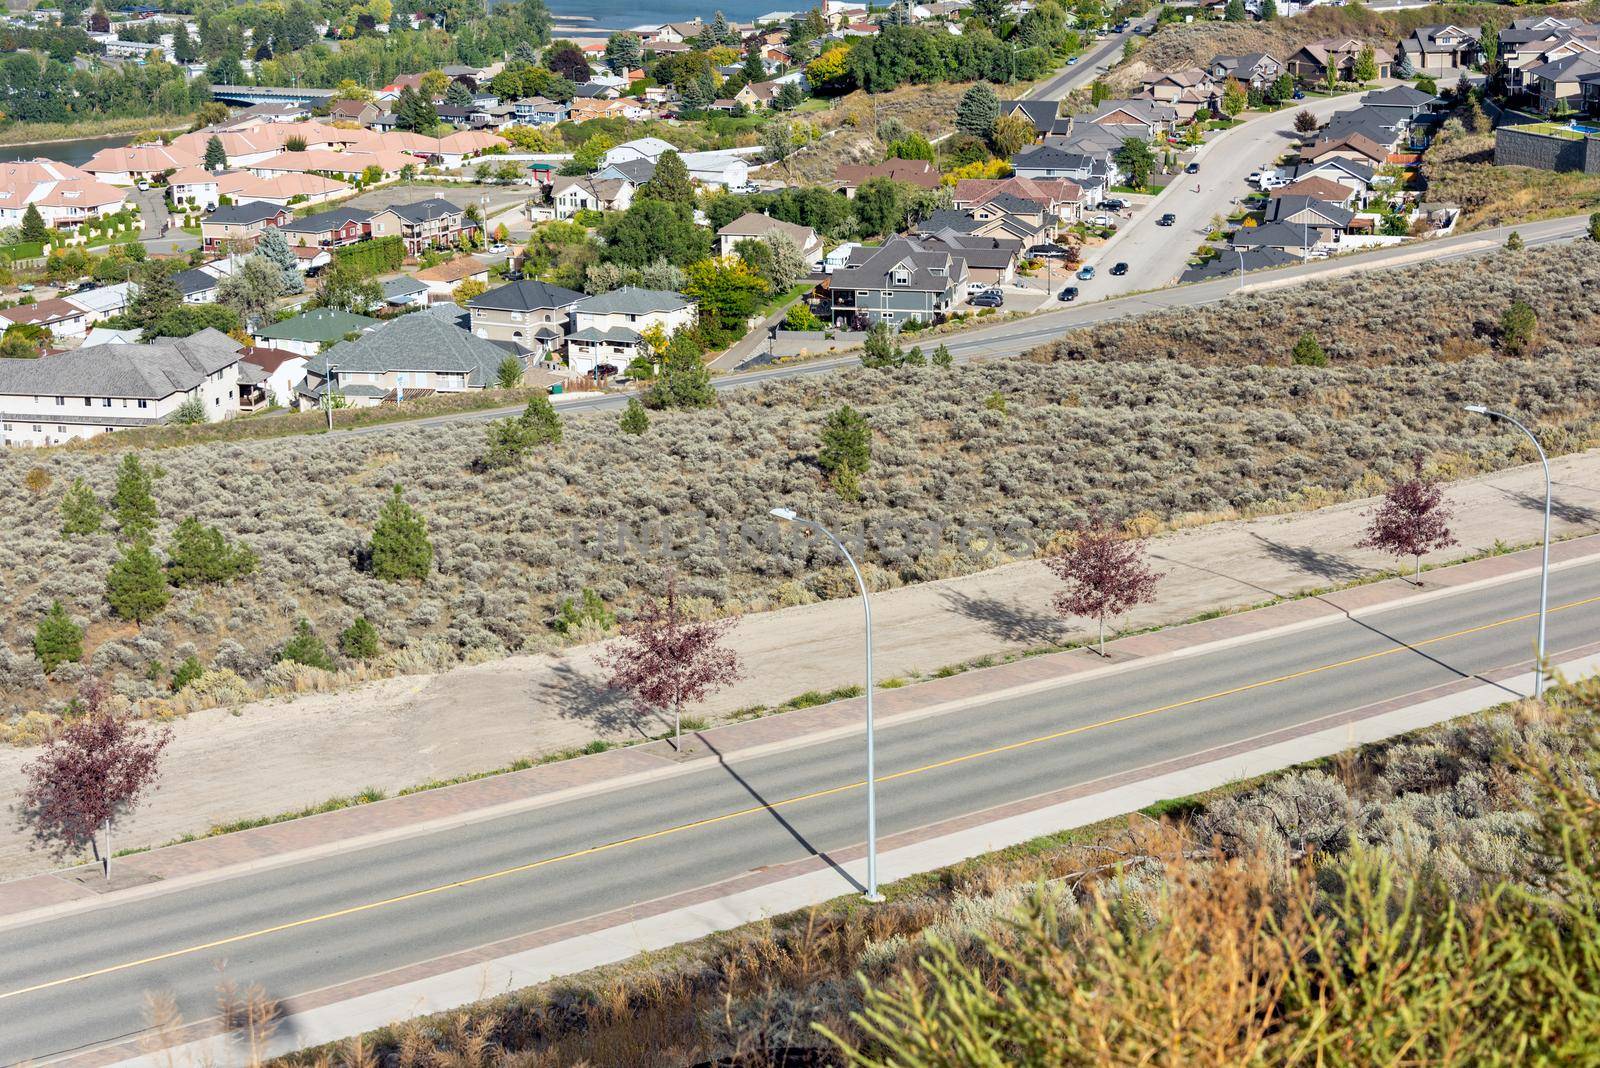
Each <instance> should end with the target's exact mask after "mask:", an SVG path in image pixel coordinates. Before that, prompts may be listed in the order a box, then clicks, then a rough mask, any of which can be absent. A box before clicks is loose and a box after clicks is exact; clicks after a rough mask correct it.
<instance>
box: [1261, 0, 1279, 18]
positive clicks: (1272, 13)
mask: <svg viewBox="0 0 1600 1068" xmlns="http://www.w3.org/2000/svg"><path fill="white" fill-rule="evenodd" d="M1277 18H1278V0H1262V4H1261V21H1262V22H1276V21H1277Z"/></svg>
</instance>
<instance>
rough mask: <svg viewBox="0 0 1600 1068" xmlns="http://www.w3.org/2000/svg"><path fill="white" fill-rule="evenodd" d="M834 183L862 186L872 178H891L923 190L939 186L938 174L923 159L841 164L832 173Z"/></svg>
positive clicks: (931, 165)
mask: <svg viewBox="0 0 1600 1068" xmlns="http://www.w3.org/2000/svg"><path fill="white" fill-rule="evenodd" d="M833 177H834V181H836V182H838V183H840V184H842V185H854V186H859V185H863V184H865V183H866V182H869V181H871V180H872V179H874V178H892V179H893V180H895V181H897V182H908V183H910V184H911V185H917V186H921V187H922V188H924V189H935V188H937V187H938V185H939V172H938V171H937V170H936V169H935V168H934V166H933V164H931V163H929V162H928V161H927V160H925V159H891V160H885V161H884V162H882V163H871V164H864V165H863V164H848V163H847V164H842V165H841V166H840V167H839V168H838V169H837V170H835V171H834V172H833Z"/></svg>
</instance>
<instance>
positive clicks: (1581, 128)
mask: <svg viewBox="0 0 1600 1068" xmlns="http://www.w3.org/2000/svg"><path fill="white" fill-rule="evenodd" d="M1567 126H1568V127H1569V128H1571V129H1573V130H1575V131H1577V132H1578V133H1581V134H1590V135H1594V134H1600V126H1585V125H1584V124H1583V123H1581V122H1569V123H1567Z"/></svg>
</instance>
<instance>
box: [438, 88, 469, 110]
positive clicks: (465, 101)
mask: <svg viewBox="0 0 1600 1068" xmlns="http://www.w3.org/2000/svg"><path fill="white" fill-rule="evenodd" d="M444 102H445V103H446V104H449V105H450V106H451V107H453V108H470V107H471V106H472V90H471V89H468V88H467V84H466V83H465V82H451V83H450V88H449V89H447V90H445V94H444Z"/></svg>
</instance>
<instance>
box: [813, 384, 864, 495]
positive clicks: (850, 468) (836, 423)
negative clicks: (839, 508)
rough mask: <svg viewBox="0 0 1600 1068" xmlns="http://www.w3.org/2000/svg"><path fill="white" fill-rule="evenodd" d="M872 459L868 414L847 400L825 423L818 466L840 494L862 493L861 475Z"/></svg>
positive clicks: (818, 451) (818, 450) (818, 455)
mask: <svg viewBox="0 0 1600 1068" xmlns="http://www.w3.org/2000/svg"><path fill="white" fill-rule="evenodd" d="M871 463H872V428H871V427H869V426H868V425H867V420H866V417H865V416H863V415H862V414H861V413H860V412H858V411H856V410H855V409H854V408H852V407H850V406H849V405H848V404H846V405H844V406H843V407H841V408H839V409H838V410H837V411H835V412H833V413H832V414H831V415H829V416H828V418H827V421H826V422H824V423H823V424H822V440H821V443H820V446H819V448H818V449H817V466H819V467H821V468H822V470H823V471H824V472H826V473H827V475H828V479H829V481H830V482H832V484H833V488H834V489H835V490H836V491H837V492H838V494H839V496H841V497H845V498H848V499H851V500H853V499H855V498H856V497H858V496H860V492H861V491H860V482H861V476H862V475H864V474H866V473H867V468H868V467H869V466H870V465H871Z"/></svg>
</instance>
